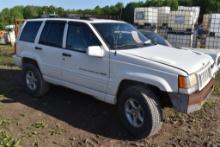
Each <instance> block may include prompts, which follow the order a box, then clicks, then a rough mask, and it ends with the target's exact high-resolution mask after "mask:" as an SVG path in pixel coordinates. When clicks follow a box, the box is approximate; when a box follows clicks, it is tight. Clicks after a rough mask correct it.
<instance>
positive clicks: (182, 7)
mask: <svg viewBox="0 0 220 147" xmlns="http://www.w3.org/2000/svg"><path fill="white" fill-rule="evenodd" d="M178 11H189V12H194V13H195V15H194V23H195V24H196V23H197V21H198V19H199V14H200V7H185V6H179V7H178Z"/></svg>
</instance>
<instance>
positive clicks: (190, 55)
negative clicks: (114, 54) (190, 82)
mask: <svg viewBox="0 0 220 147" xmlns="http://www.w3.org/2000/svg"><path fill="white" fill-rule="evenodd" d="M120 52H121V53H124V54H127V55H130V56H136V57H139V58H142V59H146V60H151V61H155V62H158V63H161V64H166V65H169V66H172V67H174V68H178V69H180V70H183V71H185V72H187V73H188V74H192V73H195V72H198V71H199V70H201V69H202V68H204V67H205V66H207V65H208V64H211V59H210V58H208V57H207V56H205V55H204V54H202V53H197V52H193V51H192V50H187V49H177V48H173V47H166V46H161V45H155V46H150V47H145V48H138V49H127V50H120Z"/></svg>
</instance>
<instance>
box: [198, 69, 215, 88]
mask: <svg viewBox="0 0 220 147" xmlns="http://www.w3.org/2000/svg"><path fill="white" fill-rule="evenodd" d="M211 77H212V74H211V68H210V67H208V68H206V69H204V70H202V71H201V72H200V73H198V79H199V90H201V89H203V88H204V87H205V86H206V85H207V84H208V83H209V81H210V79H211Z"/></svg>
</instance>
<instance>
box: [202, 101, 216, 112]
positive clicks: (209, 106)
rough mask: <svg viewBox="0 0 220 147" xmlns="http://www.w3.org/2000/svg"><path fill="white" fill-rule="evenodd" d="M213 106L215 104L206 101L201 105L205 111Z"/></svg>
mask: <svg viewBox="0 0 220 147" xmlns="http://www.w3.org/2000/svg"><path fill="white" fill-rule="evenodd" d="M215 105H216V103H215V102H211V101H207V102H206V103H205V104H204V105H203V108H204V109H205V110H207V109H211V108H213V107H214V106H215Z"/></svg>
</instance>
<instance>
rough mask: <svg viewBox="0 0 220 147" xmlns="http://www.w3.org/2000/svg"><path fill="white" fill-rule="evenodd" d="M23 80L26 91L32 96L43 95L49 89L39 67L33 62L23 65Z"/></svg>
mask: <svg viewBox="0 0 220 147" xmlns="http://www.w3.org/2000/svg"><path fill="white" fill-rule="evenodd" d="M23 82H24V85H25V89H26V91H27V92H28V93H29V94H30V95H32V96H34V97H41V96H44V95H45V94H46V93H47V92H48V90H49V84H48V83H47V82H46V81H44V79H43V77H42V74H41V72H40V70H39V68H38V67H37V66H36V65H34V64H25V65H24V67H23Z"/></svg>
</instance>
